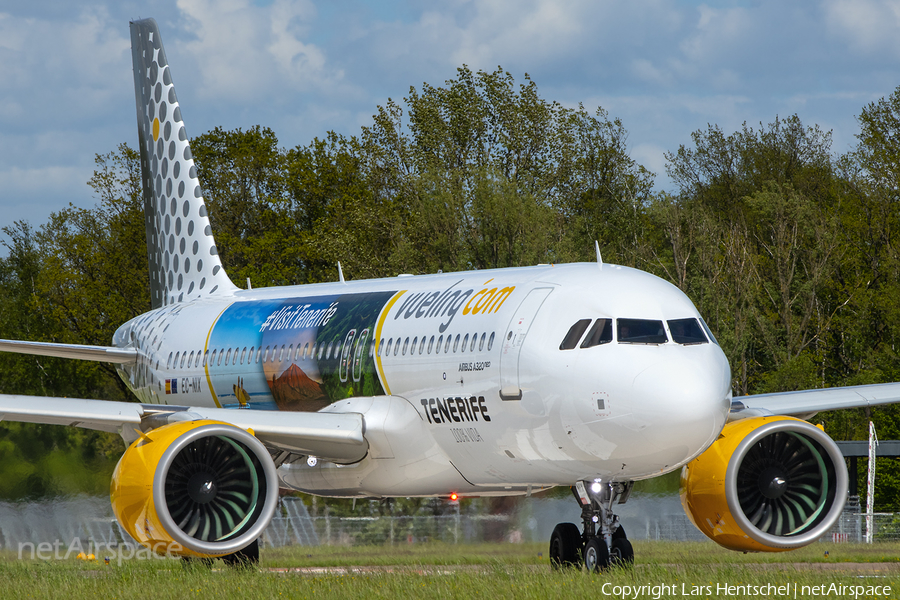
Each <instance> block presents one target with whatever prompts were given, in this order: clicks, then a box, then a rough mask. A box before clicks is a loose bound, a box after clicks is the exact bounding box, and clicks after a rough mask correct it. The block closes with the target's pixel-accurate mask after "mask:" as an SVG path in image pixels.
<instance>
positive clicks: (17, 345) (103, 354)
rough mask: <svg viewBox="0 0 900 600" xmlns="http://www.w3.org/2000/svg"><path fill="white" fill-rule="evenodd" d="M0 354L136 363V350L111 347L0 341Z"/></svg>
mask: <svg viewBox="0 0 900 600" xmlns="http://www.w3.org/2000/svg"><path fill="white" fill-rule="evenodd" d="M0 352H16V353H18V354H36V355H38V356H56V357H58V358H77V359H79V360H93V361H96V362H108V363H117V364H132V363H134V362H135V361H137V350H134V349H132V348H115V347H112V346H82V345H80V344H52V343H49V342H23V341H18V340H0Z"/></svg>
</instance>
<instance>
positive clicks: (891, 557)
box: [0, 541, 900, 600]
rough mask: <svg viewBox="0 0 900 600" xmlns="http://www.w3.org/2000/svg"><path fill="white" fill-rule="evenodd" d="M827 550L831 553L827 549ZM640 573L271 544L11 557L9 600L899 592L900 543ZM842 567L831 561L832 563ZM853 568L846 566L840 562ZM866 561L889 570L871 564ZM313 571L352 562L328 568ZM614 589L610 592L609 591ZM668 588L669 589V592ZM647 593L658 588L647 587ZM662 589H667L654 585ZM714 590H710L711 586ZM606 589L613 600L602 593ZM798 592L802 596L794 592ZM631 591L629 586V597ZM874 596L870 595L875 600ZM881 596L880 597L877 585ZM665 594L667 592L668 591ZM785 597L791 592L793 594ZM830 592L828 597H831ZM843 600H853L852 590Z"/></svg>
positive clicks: (512, 558) (713, 556)
mask: <svg viewBox="0 0 900 600" xmlns="http://www.w3.org/2000/svg"><path fill="white" fill-rule="evenodd" d="M826 550H827V551H828V553H829V555H828V557H826V556H825V551H826ZM635 551H636V555H637V563H636V565H635V567H634V569H629V570H615V571H612V572H609V573H605V574H602V575H590V574H586V573H582V572H580V571H576V570H570V571H566V572H551V570H550V568H549V565H548V562H547V552H546V548H545V547H544V544H478V545H459V546H455V545H444V544H436V543H428V544H417V545H412V546H406V545H403V546H400V545H398V546H394V547H390V546H378V547H375V546H368V547H354V548H346V547H336V546H323V547H315V548H306V547H292V548H282V549H265V550H264V551H263V559H262V564H261V568H260V569H258V570H250V571H235V570H231V569H227V568H225V567H224V566H223V565H221V563H217V564H216V565H215V566H214V567H213V569H212V570H210V569H208V568H204V567H199V566H198V567H192V568H184V567H183V566H182V565H181V563H180V562H178V561H171V560H131V561H124V562H123V563H122V564H121V565H117V564H116V562H115V561H113V562H112V564H110V565H106V564H104V562H103V561H102V560H100V561H95V562H86V561H79V560H75V559H69V560H51V561H41V560H30V559H29V560H18V559H17V558H16V557H15V556H14V555H11V554H5V555H3V556H2V560H0V591H2V596H3V598H4V599H5V598H65V599H66V600H72V599H79V598H89V597H91V598H93V597H96V598H103V599H112V598H128V599H131V598H204V599H206V598H215V599H218V598H235V599H237V598H240V599H242V600H243V599H246V598H312V599H315V600H320V599H323V598H342V599H345V598H351V599H352V598H360V599H363V598H364V599H367V600H369V599H373V598H391V599H396V598H442V599H443V598H473V597H474V598H541V599H544V598H590V597H597V598H617V597H621V593H619V594H615V595H614V594H613V592H614V589H613V586H630V592H631V593H630V596H629V597H635V595H634V594H635V588H638V590H637V592H638V595H637V596H636V597H637V598H656V597H660V598H686V597H688V595H690V592H692V591H693V592H699V593H698V594H697V595H695V596H694V597H698V598H706V597H711V598H762V597H768V595H767V594H765V593H759V591H758V590H757V591H756V593H752V592H754V590H750V592H751V593H745V594H726V593H725V592H724V590H722V589H719V590H717V589H716V586H717V585H722V584H725V583H727V584H730V585H757V586H765V585H768V584H772V585H790V586H793V585H795V584H796V585H797V586H798V594H797V597H813V596H812V595H810V594H806V595H804V594H802V593H801V591H802V589H803V588H802V586H804V585H806V586H821V585H825V586H827V585H830V584H832V583H834V584H837V585H850V586H860V585H861V586H872V585H890V586H892V588H893V589H892V591H891V593H890V594H888V595H884V594H881V595H877V596H868V597H878V598H896V597H900V561H898V557H900V544H877V545H872V546H865V545H855V544H853V545H852V544H828V545H826V544H814V545H813V546H811V547H808V548H805V549H802V550H799V551H796V552H791V553H781V554H747V555H744V554H739V553H734V552H728V551H726V550H722V549H719V548H718V547H717V546H715V545H713V544H711V543H687V542H685V543H676V542H641V541H637V542H635ZM822 563H831V564H822ZM841 563H843V565H842V564H841ZM856 563H879V564H876V565H868V566H867V565H863V567H859V566H857V565H856ZM314 567H347V569H346V570H343V569H340V570H333V569H332V570H328V571H326V572H322V571H320V570H316V569H314ZM606 583H608V584H610V585H609V586H607V587H606V588H604V587H603V585H604V584H606ZM662 585H665V586H667V587H666V588H665V589H663V588H661V587H659V586H662ZM640 586H647V587H645V588H643V590H641V589H640ZM654 586H657V587H656V588H654ZM707 586H709V587H707ZM604 589H605V590H606V591H607V593H606V594H604V593H603V590H604ZM790 590H791V591H790V594H789V596H787V597H793V587H791V588H790ZM621 591H623V590H620V592H621ZM865 591H867V590H864V593H863V594H862V595H861V596H860V597H867V596H866V594H865ZM868 591H872V590H868ZM660 592H666V593H660ZM783 597H784V596H783ZM820 597H821V596H820ZM841 597H851V598H852V597H854V594H853V593H849V594H848V593H846V592H845V593H844V594H843V595H842V596H841Z"/></svg>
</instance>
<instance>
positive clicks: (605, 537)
mask: <svg viewBox="0 0 900 600" xmlns="http://www.w3.org/2000/svg"><path fill="white" fill-rule="evenodd" d="M633 486H634V482H633V481H629V482H627V483H621V482H611V483H604V482H601V481H578V482H576V483H575V486H574V487H573V488H572V493H573V494H574V495H575V499H576V500H578V504H579V506H581V521H582V523H583V530H582V531H578V527H577V526H576V525H574V524H572V523H560V524H559V525H557V526H556V528H554V530H553V535H551V536H550V565H551V566H552V567H553V568H554V569H561V568H566V567H580V566H581V565H582V564H584V566H585V567H586V568H587V569H588V571H590V572H592V573H597V572H600V571H603V570H605V569H607V568H608V567H610V566H630V565H631V564H633V563H634V549H633V548H632V547H631V542H629V541H628V539H627V538H626V537H625V529H624V528H623V527H622V526H621V525H619V517H617V516H616V515H615V514H613V512H612V506H613V504H625V502H626V501H627V500H628V497H629V496H630V495H631V488H632V487H633Z"/></svg>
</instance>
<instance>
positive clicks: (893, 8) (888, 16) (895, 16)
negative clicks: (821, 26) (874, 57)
mask: <svg viewBox="0 0 900 600" xmlns="http://www.w3.org/2000/svg"><path fill="white" fill-rule="evenodd" d="M825 13H826V16H827V21H828V25H829V27H830V29H831V30H832V31H833V32H835V33H836V34H837V35H838V36H839V37H841V38H843V39H844V40H845V41H846V42H847V43H848V44H849V45H850V48H851V49H853V50H854V51H856V52H858V53H861V54H873V53H878V52H889V53H890V54H891V56H892V58H894V59H896V58H897V57H900V39H898V36H897V31H898V30H900V1H897V0H827V1H826V3H825Z"/></svg>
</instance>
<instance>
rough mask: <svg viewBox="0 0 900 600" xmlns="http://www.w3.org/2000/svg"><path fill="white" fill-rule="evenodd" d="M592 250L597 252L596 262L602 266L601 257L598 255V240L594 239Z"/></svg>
mask: <svg viewBox="0 0 900 600" xmlns="http://www.w3.org/2000/svg"><path fill="white" fill-rule="evenodd" d="M594 252H596V253H597V264H598V265H600V266H601V267H602V266H603V257H602V256H600V242H598V241H597V240H594Z"/></svg>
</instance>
